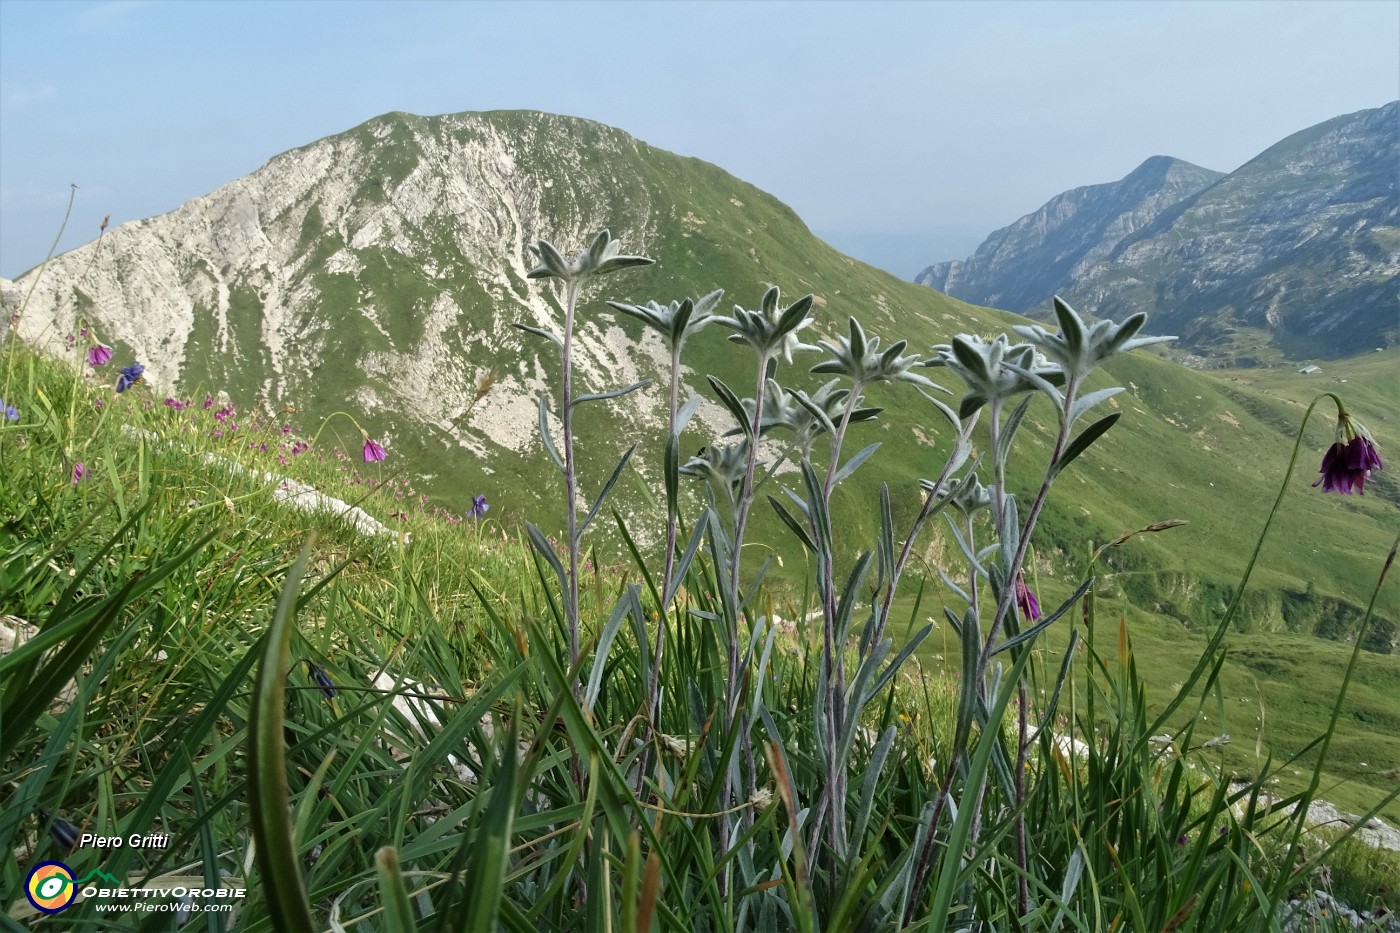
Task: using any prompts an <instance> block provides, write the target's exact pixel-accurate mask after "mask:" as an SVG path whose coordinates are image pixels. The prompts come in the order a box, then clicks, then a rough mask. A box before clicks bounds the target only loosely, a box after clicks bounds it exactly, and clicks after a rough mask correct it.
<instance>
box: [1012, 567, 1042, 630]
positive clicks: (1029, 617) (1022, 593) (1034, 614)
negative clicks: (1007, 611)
mask: <svg viewBox="0 0 1400 933" xmlns="http://www.w3.org/2000/svg"><path fill="white" fill-rule="evenodd" d="M1016 608H1017V609H1020V610H1021V615H1022V616H1024V617H1025V619H1026V621H1028V622H1034V621H1035V620H1036V619H1039V618H1040V600H1038V599H1036V598H1035V594H1034V593H1032V592H1031V588H1030V587H1028V586H1026V581H1025V579H1024V578H1023V577H1022V576H1021V575H1020V574H1019V573H1018V574H1016Z"/></svg>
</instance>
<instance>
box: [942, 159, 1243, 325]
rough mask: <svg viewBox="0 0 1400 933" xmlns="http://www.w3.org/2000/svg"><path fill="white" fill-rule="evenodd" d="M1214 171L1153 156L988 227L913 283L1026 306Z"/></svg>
mask: <svg viewBox="0 0 1400 933" xmlns="http://www.w3.org/2000/svg"><path fill="white" fill-rule="evenodd" d="M1220 177H1222V176H1221V173H1220V172H1214V171H1211V170H1210V169H1205V168H1201V167H1200V166H1197V165H1192V164H1191V163H1190V162H1184V161H1182V160H1181V159H1175V158H1172V157H1171V156H1152V157H1151V158H1149V159H1147V160H1146V161H1145V162H1143V163H1142V164H1141V165H1139V166H1138V167H1137V168H1135V169H1133V171H1132V172H1130V173H1129V174H1128V175H1126V176H1125V177H1123V178H1122V179H1120V180H1118V181H1115V182H1109V183H1107V184H1101V185H1088V186H1085V187H1083V188H1075V189H1074V190H1072V191H1066V192H1065V193H1064V194H1060V195H1056V196H1055V197H1054V198H1051V199H1050V200H1049V201H1047V202H1046V203H1045V204H1044V205H1042V206H1041V208H1040V210H1038V211H1036V212H1035V213H1034V214H1028V215H1026V216H1025V217H1022V218H1021V219H1020V220H1018V221H1016V223H1014V224H1012V225H1011V226H1009V227H1005V228H1003V229H1001V230H998V231H997V232H996V233H993V234H992V235H991V236H990V237H988V238H987V240H986V242H984V243H983V244H982V245H981V246H980V247H979V248H978V249H977V252H975V253H974V254H973V255H972V257H971V258H969V259H967V260H965V261H962V262H945V263H938V264H937V265H934V266H930V267H929V268H927V269H925V270H924V271H923V272H922V273H920V275H919V276H918V278H917V279H916V280H915V281H917V282H919V283H920V284H922V285H928V286H929V287H931V288H935V289H937V290H939V291H943V292H947V293H948V294H950V295H953V296H955V297H958V298H961V299H963V300H964V301H970V302H972V303H973V304H980V305H990V306H993V307H998V308H1006V309H1008V310H1011V311H1018V312H1022V313H1025V312H1028V311H1030V310H1032V309H1035V308H1038V307H1039V306H1041V305H1043V304H1044V303H1045V302H1047V301H1049V299H1050V296H1051V295H1052V294H1055V292H1056V290H1057V286H1058V284H1059V283H1062V282H1064V281H1067V280H1068V279H1070V278H1071V277H1072V276H1073V275H1074V274H1075V271H1076V270H1077V269H1079V268H1082V267H1084V266H1085V265H1087V264H1090V263H1093V262H1096V261H1099V260H1100V259H1102V258H1103V257H1105V256H1107V255H1108V254H1109V253H1110V252H1112V250H1113V249H1114V248H1115V247H1116V246H1117V245H1118V244H1119V243H1121V242H1122V241H1123V240H1124V239H1126V238H1127V237H1129V236H1131V235H1132V234H1133V233H1135V232H1136V231H1138V230H1140V229H1142V228H1143V227H1145V226H1146V225H1148V224H1149V223H1151V222H1152V221H1153V220H1155V219H1156V218H1157V216H1158V215H1160V214H1161V213H1162V212H1163V211H1165V210H1167V209H1168V208H1170V207H1171V206H1172V205H1173V204H1175V203H1177V202H1178V201H1180V200H1181V199H1182V198H1183V197H1187V196H1189V195H1191V194H1194V193H1195V192H1197V191H1200V190H1202V189H1203V188H1206V187H1208V186H1209V185H1211V184H1213V183H1214V182H1215V181H1216V180H1217V179H1219V178H1220Z"/></svg>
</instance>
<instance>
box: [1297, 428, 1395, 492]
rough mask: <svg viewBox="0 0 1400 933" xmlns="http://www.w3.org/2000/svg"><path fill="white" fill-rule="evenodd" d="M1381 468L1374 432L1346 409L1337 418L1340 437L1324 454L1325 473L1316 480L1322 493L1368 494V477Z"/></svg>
mask: <svg viewBox="0 0 1400 933" xmlns="http://www.w3.org/2000/svg"><path fill="white" fill-rule="evenodd" d="M1381 468H1382V464H1381V455H1380V451H1379V450H1377V449H1376V440H1375V438H1373V437H1372V436H1371V432H1370V431H1367V430H1366V428H1365V427H1363V426H1362V425H1361V424H1359V423H1358V422H1356V421H1355V420H1354V419H1353V418H1352V417H1351V416H1350V415H1348V414H1347V413H1346V412H1342V413H1341V414H1340V415H1339V416H1338V418H1337V439H1336V441H1335V442H1334V443H1333V444H1332V446H1331V447H1328V448H1327V453H1326V454H1324V455H1323V457H1322V468H1321V469H1320V470H1318V472H1319V473H1321V474H1322V475H1321V476H1320V477H1318V479H1317V481H1316V482H1315V483H1313V485H1314V486H1321V487H1322V491H1323V492H1340V493H1341V494H1342V495H1346V496H1349V495H1351V494H1352V492H1356V493H1357V494H1358V495H1363V496H1364V495H1365V494H1366V478H1367V477H1368V476H1369V475H1370V473H1371V471H1372V470H1380V469H1381Z"/></svg>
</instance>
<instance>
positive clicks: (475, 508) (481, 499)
mask: <svg viewBox="0 0 1400 933" xmlns="http://www.w3.org/2000/svg"><path fill="white" fill-rule="evenodd" d="M490 510H491V506H490V505H488V504H487V502H486V495H485V494H484V493H478V494H477V495H475V496H473V497H472V510H471V511H470V512H468V513H467V514H468V515H469V516H470V517H472V518H481V517H482V516H483V515H485V514H486V513H487V512H489V511H490Z"/></svg>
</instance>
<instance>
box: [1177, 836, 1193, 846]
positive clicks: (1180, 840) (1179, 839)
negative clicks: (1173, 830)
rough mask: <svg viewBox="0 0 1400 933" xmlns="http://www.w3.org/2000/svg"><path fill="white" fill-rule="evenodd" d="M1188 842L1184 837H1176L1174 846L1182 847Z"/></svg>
mask: <svg viewBox="0 0 1400 933" xmlns="http://www.w3.org/2000/svg"><path fill="white" fill-rule="evenodd" d="M1189 841H1190V840H1189V839H1187V838H1186V837H1185V836H1179V837H1177V840H1176V844H1177V845H1179V846H1184V845H1186V843H1187V842H1189Z"/></svg>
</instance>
